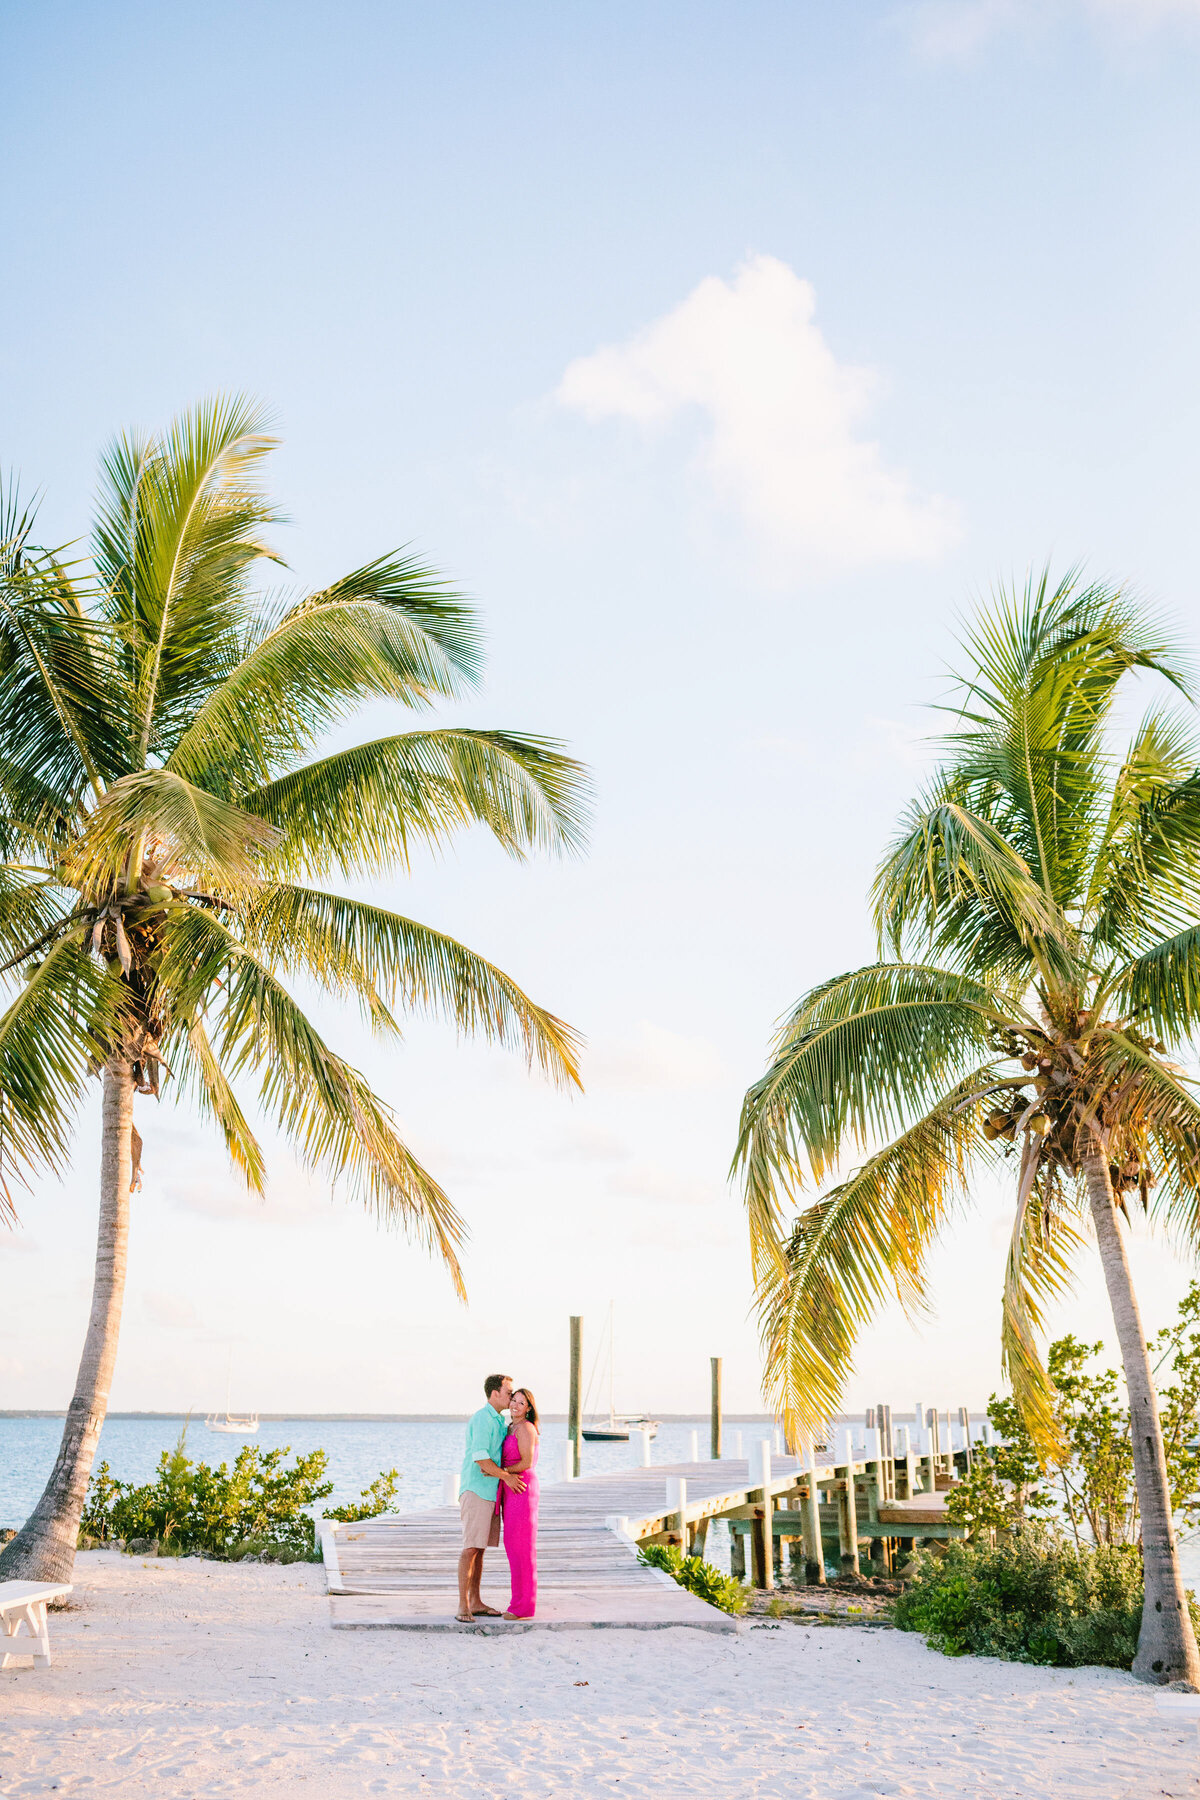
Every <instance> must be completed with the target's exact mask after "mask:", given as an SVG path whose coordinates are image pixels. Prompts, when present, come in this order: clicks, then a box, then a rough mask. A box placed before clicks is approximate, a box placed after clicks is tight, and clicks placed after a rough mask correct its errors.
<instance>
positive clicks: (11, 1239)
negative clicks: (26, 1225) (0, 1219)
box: [0, 1226, 42, 1256]
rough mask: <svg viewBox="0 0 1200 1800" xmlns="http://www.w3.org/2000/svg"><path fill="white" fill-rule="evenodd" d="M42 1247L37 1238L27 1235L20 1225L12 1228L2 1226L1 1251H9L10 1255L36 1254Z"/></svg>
mask: <svg viewBox="0 0 1200 1800" xmlns="http://www.w3.org/2000/svg"><path fill="white" fill-rule="evenodd" d="M41 1247H42V1246H41V1245H40V1244H39V1243H38V1242H37V1241H36V1239H34V1238H31V1237H27V1236H26V1234H25V1232H23V1231H22V1230H21V1228H20V1227H19V1226H17V1227H15V1228H13V1229H11V1230H9V1229H4V1228H0V1253H3V1252H5V1251H7V1252H8V1254H9V1255H10V1256H36V1254H37V1252H38V1251H39V1250H40V1249H41Z"/></svg>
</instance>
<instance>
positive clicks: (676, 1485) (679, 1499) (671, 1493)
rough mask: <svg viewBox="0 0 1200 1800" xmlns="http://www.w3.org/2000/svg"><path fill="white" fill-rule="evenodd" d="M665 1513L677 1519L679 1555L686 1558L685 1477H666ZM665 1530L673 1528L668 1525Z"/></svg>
mask: <svg viewBox="0 0 1200 1800" xmlns="http://www.w3.org/2000/svg"><path fill="white" fill-rule="evenodd" d="M667 1511H668V1513H674V1514H675V1515H676V1516H677V1517H678V1519H679V1549H680V1553H681V1554H682V1555H683V1556H686V1555H687V1553H688V1541H687V1537H688V1534H687V1478H686V1476H684V1475H668V1476H667ZM667 1529H668V1531H672V1530H673V1529H674V1528H673V1527H672V1526H670V1525H668V1527H667Z"/></svg>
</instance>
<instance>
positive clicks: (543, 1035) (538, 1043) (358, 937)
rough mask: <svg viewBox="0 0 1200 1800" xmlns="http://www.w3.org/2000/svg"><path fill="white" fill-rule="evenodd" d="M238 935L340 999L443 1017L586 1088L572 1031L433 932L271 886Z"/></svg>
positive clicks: (350, 903)
mask: <svg viewBox="0 0 1200 1800" xmlns="http://www.w3.org/2000/svg"><path fill="white" fill-rule="evenodd" d="M242 930H243V933H244V936H245V941H246V942H247V943H248V944H249V945H250V947H251V948H252V949H253V950H254V951H255V952H256V953H257V954H259V955H260V956H262V957H263V958H264V959H265V960H266V961H267V962H268V963H269V964H271V965H275V964H277V963H283V964H285V965H286V964H290V965H291V966H292V967H293V968H302V969H304V970H305V972H306V973H307V974H310V975H313V976H315V977H316V979H317V980H319V981H321V982H322V983H323V984H324V985H325V986H327V987H328V988H330V989H331V990H332V991H334V992H337V991H342V992H345V991H346V990H347V989H357V991H359V992H360V993H363V994H366V995H367V996H370V997H374V996H376V995H378V996H381V997H382V999H383V1000H384V1001H385V1002H386V1004H387V1005H388V1006H392V1005H395V1004H396V1002H397V1001H399V1002H401V1003H402V1004H403V1005H404V1006H405V1007H406V1008H420V1009H421V1010H423V1011H428V1012H440V1013H444V1014H446V1015H447V1016H448V1017H449V1018H450V1019H451V1020H452V1021H453V1023H454V1024H455V1025H456V1026H457V1028H458V1030H459V1031H460V1032H463V1033H468V1034H471V1035H478V1036H480V1037H483V1038H484V1039H485V1040H486V1041H487V1042H489V1043H498V1044H506V1045H518V1046H519V1047H520V1048H521V1049H522V1050H523V1051H524V1054H525V1057H526V1060H527V1061H528V1062H529V1063H530V1065H533V1064H535V1063H536V1064H537V1066H538V1067H539V1068H540V1069H541V1070H542V1071H543V1073H545V1074H547V1075H549V1076H550V1077H551V1078H552V1079H553V1080H555V1081H558V1082H560V1083H563V1084H566V1083H571V1084H573V1085H575V1086H577V1087H578V1086H581V1085H582V1083H581V1082H580V1079H579V1067H578V1057H579V1039H578V1037H577V1035H576V1034H575V1033H574V1032H573V1031H572V1030H571V1028H570V1027H569V1026H567V1025H564V1024H563V1022H562V1020H561V1019H556V1018H555V1017H554V1015H553V1014H552V1013H548V1012H547V1011H546V1010H545V1008H544V1007H540V1006H537V1005H535V1003H534V1002H533V1001H532V1000H530V999H529V997H528V996H527V995H526V994H524V993H522V991H521V989H520V988H519V987H518V986H517V984H516V982H515V981H513V980H512V979H511V977H509V976H508V975H505V974H504V972H503V971H502V970H500V969H497V968H496V967H495V965H494V964H493V963H489V962H486V961H485V960H484V959H483V957H481V956H477V955H476V954H475V952H474V951H472V950H468V949H467V947H466V945H465V944H460V943H458V942H457V941H456V940H455V939H454V938H451V937H446V936H445V935H444V934H443V933H441V932H438V931H433V930H431V929H430V927H429V926H427V925H420V924H418V923H417V922H416V921H415V920H413V919H406V918H404V917H403V916H402V915H401V914H399V913H394V912H388V911H386V910H385V909H384V908H383V907H378V906H370V905H367V904H365V903H364V902H363V901H360V900H348V899H346V898H345V897H344V896H342V895H340V894H326V893H321V892H318V891H315V890H313V889H311V888H298V887H290V886H285V885H282V884H278V883H272V884H271V885H270V886H269V887H267V888H266V889H264V891H263V893H262V894H261V895H260V896H258V897H256V899H255V900H254V902H253V903H252V904H251V905H249V906H248V907H247V908H246V909H245V910H244V912H243V914H242ZM373 1010H374V1009H373V1008H372V1011H373ZM388 1017H389V1019H390V1015H388Z"/></svg>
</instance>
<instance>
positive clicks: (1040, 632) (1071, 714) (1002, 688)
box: [948, 569, 1189, 911]
mask: <svg viewBox="0 0 1200 1800" xmlns="http://www.w3.org/2000/svg"><path fill="white" fill-rule="evenodd" d="M965 648H966V650H967V652H968V655H969V657H970V659H971V663H972V665H973V670H972V673H971V675H970V676H969V677H966V678H960V691H961V698H960V699H959V701H958V703H957V704H956V705H955V706H954V707H953V708H952V709H951V710H952V711H953V712H954V713H955V715H956V717H957V720H958V725H957V729H955V731H954V732H953V733H952V735H951V736H950V738H949V740H948V743H949V747H950V748H951V750H952V753H953V766H954V769H955V771H956V773H957V774H958V775H959V776H960V777H961V778H962V779H964V780H966V781H967V782H968V783H969V784H970V786H971V788H972V789H973V790H974V792H975V793H976V795H977V799H976V801H975V804H976V807H977V810H979V811H980V812H982V813H983V814H984V815H985V816H986V817H987V818H988V819H989V820H990V821H991V822H992V824H993V825H995V826H996V828H997V829H998V830H999V831H1000V832H1001V833H1002V835H1003V836H1004V837H1005V839H1006V840H1007V841H1008V843H1009V844H1010V845H1011V846H1012V848H1013V849H1014V850H1015V851H1016V852H1017V853H1018V854H1019V855H1021V856H1022V857H1023V859H1024V860H1025V862H1026V863H1027V864H1028V865H1029V868H1030V870H1031V871H1032V873H1033V877H1034V879H1035V881H1036V882H1037V883H1038V885H1039V886H1040V887H1041V888H1042V889H1043V891H1044V893H1045V895H1046V897H1047V899H1048V900H1049V901H1051V902H1052V903H1053V904H1054V905H1056V906H1057V907H1058V908H1060V909H1062V910H1064V911H1066V910H1068V909H1073V908H1075V907H1076V906H1077V905H1078V904H1079V902H1080V899H1081V897H1082V895H1083V893H1084V892H1085V891H1086V887H1087V883H1088V880H1089V878H1090V874H1091V869H1092V864H1093V857H1094V850H1095V841H1096V834H1097V827H1098V822H1099V821H1098V806H1099V802H1100V797H1101V794H1102V789H1103V783H1104V777H1105V767H1106V759H1105V755H1104V745H1103V731H1104V727H1105V724H1106V722H1107V719H1108V717H1109V714H1110V712H1111V708H1112V704H1113V700H1114V697H1115V694H1116V689H1117V686H1118V684H1119V682H1120V681H1121V679H1122V677H1123V676H1124V675H1125V674H1127V673H1128V671H1129V670H1130V669H1133V668H1141V669H1147V670H1154V671H1155V672H1157V673H1158V674H1160V675H1162V676H1164V677H1165V678H1166V679H1167V680H1168V681H1170V682H1172V683H1173V684H1174V685H1175V686H1176V687H1178V688H1180V689H1181V690H1182V691H1185V692H1186V691H1187V684H1188V679H1189V677H1188V673H1187V671H1186V669H1185V666H1184V661H1183V658H1182V655H1181V653H1180V651H1179V649H1178V647H1177V646H1176V645H1175V644H1174V643H1173V642H1172V641H1171V639H1170V636H1169V634H1168V633H1167V631H1166V630H1165V629H1164V627H1163V626H1162V625H1161V624H1160V623H1159V622H1158V621H1157V620H1155V619H1154V618H1153V617H1152V616H1151V615H1150V613H1149V612H1148V611H1147V609H1146V608H1145V607H1143V606H1140V605H1139V604H1138V603H1137V602H1136V601H1135V600H1134V599H1132V598H1131V597H1130V596H1129V595H1127V594H1124V593H1122V592H1121V591H1120V590H1118V589H1113V588H1110V587H1107V586H1105V585H1104V584H1102V583H1091V584H1088V585H1086V586H1084V585H1082V584H1081V582H1080V579H1079V575H1078V572H1077V571H1075V570H1071V571H1069V572H1068V573H1067V575H1066V576H1065V577H1064V578H1063V579H1062V580H1061V581H1059V582H1058V583H1057V584H1054V585H1052V583H1051V579H1050V574H1049V570H1048V569H1044V570H1043V571H1042V573H1041V575H1040V577H1039V578H1037V579H1034V578H1033V577H1032V576H1031V577H1030V579H1029V580H1028V581H1027V583H1026V585H1025V589H1024V591H1023V593H1021V594H1019V595H1018V594H1016V593H1014V592H1012V591H1011V590H1005V589H1001V590H999V592H998V593H997V594H996V595H994V597H993V603H992V605H991V606H990V607H989V608H987V609H986V610H985V611H984V612H983V613H982V614H981V616H980V618H979V619H978V620H977V622H976V624H975V626H974V627H973V628H972V630H971V631H970V632H969V633H968V634H967V636H966V638H965Z"/></svg>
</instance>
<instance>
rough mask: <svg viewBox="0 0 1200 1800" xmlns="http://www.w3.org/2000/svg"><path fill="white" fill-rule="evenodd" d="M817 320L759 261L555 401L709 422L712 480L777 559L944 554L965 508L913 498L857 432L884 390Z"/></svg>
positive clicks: (598, 411)
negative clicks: (848, 361)
mask: <svg viewBox="0 0 1200 1800" xmlns="http://www.w3.org/2000/svg"><path fill="white" fill-rule="evenodd" d="M815 312H816V294H815V292H814V290H813V287H812V284H811V283H810V282H807V281H802V280H801V279H800V278H799V276H797V275H796V274H795V273H794V271H793V270H792V269H790V268H789V267H788V266H787V264H786V263H782V262H779V261H778V260H777V259H776V258H774V257H770V256H755V257H752V258H751V259H750V260H749V261H748V262H746V263H745V264H743V266H742V267H741V268H740V269H739V270H738V272H737V274H736V275H735V277H734V279H733V280H732V281H722V280H721V279H719V277H717V276H715V275H711V276H709V277H708V278H707V279H706V280H704V281H702V282H701V283H700V285H699V287H697V288H695V289H694V290H693V292H692V293H690V294H689V295H688V297H687V299H686V300H684V301H683V302H682V304H681V305H679V306H677V307H676V308H675V310H674V311H673V312H670V313H667V314H666V315H665V317H663V318H661V319H658V320H656V321H655V322H654V324H652V325H650V326H648V327H647V328H646V329H645V330H644V331H641V332H639V333H638V334H637V335H636V336H635V337H632V338H630V339H629V340H628V341H627V342H625V343H623V344H617V345H610V346H608V347H606V348H603V349H600V350H597V351H595V352H594V353H593V354H592V355H590V356H582V357H579V358H578V359H577V360H576V361H575V362H573V363H571V364H570V365H569V367H568V368H567V370H566V371H565V373H564V375H563V378H562V381H561V383H560V385H559V388H558V392H557V398H558V400H559V401H560V402H561V404H562V405H563V406H566V407H569V408H570V409H572V410H573V411H575V412H578V413H581V414H582V415H583V416H584V417H585V418H587V419H590V420H601V419H609V418H617V419H626V420H629V421H631V422H632V423H633V424H634V425H636V426H639V427H641V428H642V429H644V430H648V429H653V428H654V427H657V426H661V425H664V424H667V423H668V422H670V421H671V420H673V419H675V418H677V417H678V416H679V415H681V414H683V415H685V416H686V415H687V414H688V413H689V412H690V413H692V414H694V415H698V416H699V417H700V418H701V419H702V420H703V422H704V423H703V434H704V435H703V442H702V445H701V448H700V452H699V463H700V467H701V469H702V470H703V472H704V474H705V476H706V478H707V480H708V481H709V482H710V483H711V485H712V487H713V488H714V489H715V490H716V492H717V493H718V494H719V495H720V496H721V497H722V498H723V499H725V500H727V501H728V502H729V503H731V504H732V505H733V506H734V507H735V508H736V509H737V510H738V512H740V513H741V515H742V517H743V518H744V520H745V521H746V523H747V524H748V525H749V526H750V527H751V528H752V530H754V531H755V532H757V533H759V534H761V535H762V536H763V538H764V541H765V542H766V543H767V544H769V545H770V546H771V547H772V548H773V549H775V550H783V551H785V552H786V553H788V554H789V555H792V556H795V555H800V556H804V557H808V558H810V559H817V560H820V561H822V562H828V563H839V564H859V563H870V562H886V561H898V560H907V559H913V558H925V557H930V556H936V555H937V554H938V553H939V552H940V551H941V550H942V549H943V548H944V547H945V546H946V545H947V544H948V543H949V542H950V541H951V540H952V539H953V538H954V537H955V535H956V534H957V525H956V520H955V513H954V508H953V507H952V506H951V505H950V504H949V503H948V502H947V501H945V500H942V499H940V498H938V497H936V496H926V495H921V494H919V493H918V492H916V490H915V489H914V488H913V487H912V485H911V484H910V482H909V480H908V478H907V477H906V476H905V475H904V474H903V473H902V472H901V471H900V470H898V469H896V468H893V467H891V466H889V465H888V464H887V463H886V462H885V460H884V457H883V454H882V452H881V450H880V447H879V445H878V444H877V443H875V442H873V441H872V440H870V439H869V438H866V437H864V436H862V435H860V427H861V423H862V421H863V418H864V416H865V414H866V413H867V411H868V409H869V405H870V402H871V399H872V397H873V395H874V394H875V392H876V391H877V388H878V385H879V383H878V379H877V377H876V375H875V374H874V372H873V371H872V370H870V369H866V368H854V367H850V366H848V365H845V364H841V363H839V362H838V361H837V359H836V358H835V356H834V354H833V352H832V350H831V349H830V348H829V345H828V344H827V343H826V341H825V339H824V337H823V336H822V333H821V330H820V327H819V326H818V325H817V324H816V323H815V319H814V315H815Z"/></svg>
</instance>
